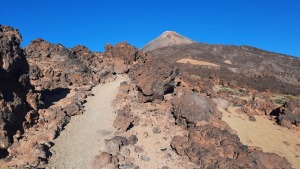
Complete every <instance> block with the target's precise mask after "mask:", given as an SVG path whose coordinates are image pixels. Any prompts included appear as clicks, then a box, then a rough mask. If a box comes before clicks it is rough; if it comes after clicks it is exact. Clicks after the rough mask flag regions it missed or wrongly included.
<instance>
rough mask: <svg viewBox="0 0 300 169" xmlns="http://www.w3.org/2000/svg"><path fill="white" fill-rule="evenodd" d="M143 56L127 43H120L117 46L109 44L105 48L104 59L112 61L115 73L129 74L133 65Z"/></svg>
mask: <svg viewBox="0 0 300 169" xmlns="http://www.w3.org/2000/svg"><path fill="white" fill-rule="evenodd" d="M140 56H141V54H140V53H139V52H138V49H137V48H136V47H133V46H131V45H129V44H128V43H126V42H123V43H118V44H117V45H116V46H112V45H109V44H107V45H106V46H105V53H104V57H105V58H108V59H110V61H111V62H112V64H113V66H114V72H115V73H118V74H120V73H127V72H128V71H129V69H130V68H131V65H132V64H133V62H134V61H136V60H137V59H138V58H139V57H140Z"/></svg>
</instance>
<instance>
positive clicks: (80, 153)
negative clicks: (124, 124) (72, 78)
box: [48, 78, 124, 169]
mask: <svg viewBox="0 0 300 169" xmlns="http://www.w3.org/2000/svg"><path fill="white" fill-rule="evenodd" d="M123 80H124V78H118V79H117V80H115V81H114V82H111V83H107V84H105V85H99V86H97V87H95V88H94V89H93V93H94V94H95V95H94V96H93V97H89V98H88V99H87V103H86V105H85V110H86V112H85V113H84V114H83V115H79V116H74V117H72V120H71V122H70V123H69V124H68V125H67V126H66V128H65V130H64V131H63V132H61V135H60V136H59V137H58V138H57V140H55V146H54V147H53V148H52V150H51V151H52V153H53V156H52V158H50V160H49V165H48V166H49V167H57V168H61V169H63V168H78V169H80V168H88V165H89V164H90V162H91V160H92V159H93V157H94V156H95V155H97V154H98V152H99V151H100V150H104V148H105V144H104V139H107V138H110V137H111V134H112V133H114V132H115V129H114V127H113V126H112V121H113V120H114V118H115V114H114V113H113V111H114V109H113V108H112V106H111V103H112V101H113V100H114V99H115V97H116V94H117V91H118V86H119V84H120V82H122V81H123Z"/></svg>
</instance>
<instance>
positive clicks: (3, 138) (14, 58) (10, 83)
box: [0, 25, 39, 158]
mask: <svg viewBox="0 0 300 169" xmlns="http://www.w3.org/2000/svg"><path fill="white" fill-rule="evenodd" d="M21 41H22V37H21V35H20V33H19V32H18V30H16V29H13V28H12V27H9V26H2V25H0V81H1V83H0V103H1V104H0V158H3V157H5V156H6V155H7V153H6V152H7V151H6V149H7V148H8V147H9V146H10V144H11V143H12V142H13V138H12V137H13V135H14V134H15V133H16V132H17V130H19V131H23V126H22V123H23V122H24V121H25V116H26V114H27V112H28V111H29V110H32V111H35V110H36V109H37V108H38V107H39V101H38V99H39V96H38V95H37V94H35V93H32V92H30V93H29V90H30V89H32V87H31V85H30V83H29V75H28V72H29V67H28V63H27V61H26V58H25V52H24V51H23V49H21V47H20V43H21ZM28 103H30V104H28Z"/></svg>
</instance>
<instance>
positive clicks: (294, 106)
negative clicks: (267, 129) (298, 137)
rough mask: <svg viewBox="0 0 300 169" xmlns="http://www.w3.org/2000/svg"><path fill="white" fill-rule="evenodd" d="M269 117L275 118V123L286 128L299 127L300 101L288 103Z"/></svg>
mask: <svg viewBox="0 0 300 169" xmlns="http://www.w3.org/2000/svg"><path fill="white" fill-rule="evenodd" d="M271 115H275V116H277V123H278V124H279V125H282V126H284V127H287V128H292V127H293V125H294V126H296V127H299V126H300V101H290V102H287V103H285V104H284V105H283V106H281V107H279V108H277V109H275V110H274V111H273V112H272V113H271Z"/></svg>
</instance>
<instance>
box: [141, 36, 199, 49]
mask: <svg viewBox="0 0 300 169" xmlns="http://www.w3.org/2000/svg"><path fill="white" fill-rule="evenodd" d="M191 43H195V41H193V40H191V39H189V38H187V37H184V36H182V35H180V34H178V33H176V32H173V31H166V32H164V33H163V34H161V35H160V36H159V37H157V38H156V39H154V40H152V41H151V42H149V43H148V44H147V45H145V46H144V47H142V49H141V50H142V51H144V52H147V51H151V50H155V49H158V48H162V47H167V46H175V45H182V44H191Z"/></svg>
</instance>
